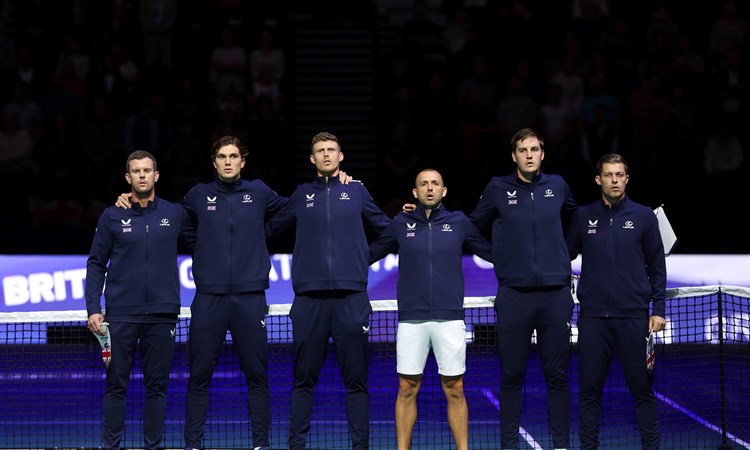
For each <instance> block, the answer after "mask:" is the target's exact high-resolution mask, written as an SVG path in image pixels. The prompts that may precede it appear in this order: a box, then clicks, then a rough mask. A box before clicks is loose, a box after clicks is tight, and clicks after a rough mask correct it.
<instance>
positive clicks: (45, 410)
mask: <svg viewBox="0 0 750 450" xmlns="http://www.w3.org/2000/svg"><path fill="white" fill-rule="evenodd" d="M493 300H494V299H493V298H467V299H466V323H467V342H468V349H467V372H466V375H465V391H466V398H467V403H468V405H469V436H470V447H471V448H474V449H489V448H497V447H498V445H499V441H500V439H499V430H500V427H499V408H501V407H502V405H500V404H499V402H498V400H497V399H498V391H499V369H500V364H499V361H498V359H497V356H496V348H495V345H496V338H495V329H494V324H495V313H494V310H493V307H492V305H493ZM372 304H373V309H374V312H373V315H372V318H371V328H370V341H371V344H370V365H369V371H370V377H369V386H370V420H371V437H370V447H371V448H373V449H389V448H395V446H396V444H395V443H396V436H395V424H394V413H393V411H394V401H395V397H396V393H397V389H398V378H397V375H396V370H395V364H396V358H395V351H396V344H395V333H396V322H397V313H396V302H395V301H373V302H372ZM289 308H290V305H271V307H270V311H269V316H268V318H267V322H266V327H267V329H268V342H269V343H268V355H269V368H268V370H269V380H270V387H271V404H272V418H273V425H272V429H271V440H272V445H271V448H279V449H281V448H287V445H286V438H287V427H288V420H287V419H288V416H289V392H290V389H291V385H292V366H293V349H292V344H291V341H292V337H291V322H290V321H289V318H288V312H289ZM577 310H578V308H577V305H576V308H575V310H574V317H573V323H572V329H571V350H572V351H571V364H570V385H571V391H572V400H573V402H572V405H571V442H572V443H573V444H574V446H573V447H574V448H576V445H577V441H578V439H577V434H576V431H577V396H578V384H577V377H578V372H577V353H576V341H577V328H576V327H575V319H576V317H577ZM85 316H86V312H85V311H58V312H35V313H6V314H0V369H1V370H0V398H1V399H2V402H3V403H2V406H1V407H0V411H2V413H1V414H0V448H24V449H28V448H38V449H41V448H79V449H80V448H98V447H101V445H102V441H101V420H102V419H101V402H102V398H103V395H104V389H105V373H104V369H103V367H102V361H101V352H100V350H99V346H98V342H97V341H96V340H95V339H94V338H93V335H92V334H91V333H90V332H89V331H88V330H87V329H86V317H85ZM667 316H668V317H667V319H668V325H667V329H666V330H665V331H663V332H662V333H659V335H658V336H657V340H656V369H655V372H654V388H655V391H656V394H657V398H658V400H659V414H660V427H661V433H662V448H691V449H700V448H706V449H708V448H711V449H716V448H717V447H719V446H721V445H728V446H729V447H727V448H750V444H749V442H750V429H749V428H750V427H748V424H750V419H749V414H750V413H749V411H750V345H748V344H749V343H750V289H748V288H741V287H732V286H707V287H695V288H679V289H672V290H670V298H669V299H668V301H667ZM189 322H190V311H189V309H183V311H182V314H181V317H180V321H179V324H178V328H177V341H178V343H177V348H176V351H175V357H174V363H173V371H172V374H171V377H170V385H169V392H168V405H167V417H166V426H165V436H164V443H163V445H164V447H165V448H184V440H183V424H184V410H185V402H186V400H185V394H186V388H187V380H188V373H189V370H188V367H189V365H188V355H187V338H188V326H189ZM532 343H533V345H532V352H531V356H530V358H529V364H528V368H527V373H526V380H525V384H524V389H523V402H524V403H523V412H522V420H521V441H522V446H521V448H537V449H538V448H552V445H551V439H550V436H549V431H548V421H547V404H546V387H545V383H544V377H543V375H542V369H541V365H540V362H539V357H538V356H539V355H538V352H537V348H536V343H535V340H534V338H532ZM139 364H140V362H139V359H138V356H136V360H135V367H134V369H133V372H132V375H131V381H130V386H129V389H128V393H127V414H126V426H125V436H124V438H123V442H122V446H123V447H126V448H140V447H142V442H143V438H142V425H141V417H142V416H141V411H142V407H143V400H144V390H143V380H142V375H141V372H140V368H139ZM210 398H211V401H210V408H209V411H208V416H207V425H206V437H205V443H204V444H205V447H206V448H252V439H251V437H250V424H249V419H248V412H247V389H246V384H245V380H244V375H243V374H242V372H241V371H240V369H239V363H238V361H237V358H236V355H235V354H234V351H233V348H232V342H231V339H228V340H227V342H226V344H225V345H224V351H223V352H222V353H221V356H220V358H219V363H218V365H217V367H216V371H215V373H214V378H213V380H212V382H211V386H210ZM417 401H418V418H417V424H416V426H415V428H414V433H413V445H412V448H413V449H447V448H452V447H454V445H453V440H452V436H451V433H450V429H449V427H448V424H447V419H446V414H447V413H446V406H445V405H446V401H445V397H444V394H443V391H442V388H441V387H440V380H439V376H438V374H437V368H436V365H435V362H434V359H433V358H432V356H430V358H429V359H428V364H427V367H426V369H425V373H424V378H423V382H422V387H421V389H420V392H419V396H418V400H417ZM602 406H603V413H604V414H603V418H602V429H601V436H600V438H601V441H602V448H611V449H630V448H640V438H639V435H638V429H637V426H636V422H635V413H634V408H633V402H632V399H631V397H630V394H629V392H628V390H627V386H626V384H625V381H624V379H623V377H622V369H621V368H620V367H619V365H618V363H617V360H616V359H615V361H614V362H613V364H612V369H611V373H610V376H609V378H608V380H607V385H606V387H605V395H604V399H603V405H602ZM350 447H351V445H350V442H349V438H348V432H347V421H346V403H345V392H344V387H343V382H342V381H341V375H340V372H339V369H338V363H337V361H336V357H335V351H334V349H333V346H332V344H331V346H330V348H329V354H328V357H327V359H326V361H325V364H324V366H323V370H322V372H321V375H320V381H319V382H318V385H317V387H316V390H315V405H314V410H313V418H312V424H311V428H310V433H309V435H308V448H309V449H345V448H350Z"/></svg>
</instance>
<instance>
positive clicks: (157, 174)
mask: <svg viewBox="0 0 750 450" xmlns="http://www.w3.org/2000/svg"><path fill="white" fill-rule="evenodd" d="M157 181H159V171H158V170H156V171H154V183H156V182H157Z"/></svg>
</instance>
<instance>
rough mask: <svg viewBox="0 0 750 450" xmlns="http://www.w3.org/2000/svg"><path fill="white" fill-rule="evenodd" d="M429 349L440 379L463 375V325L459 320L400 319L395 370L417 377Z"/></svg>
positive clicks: (464, 344) (464, 360)
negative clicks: (440, 376) (433, 356)
mask: <svg viewBox="0 0 750 450" xmlns="http://www.w3.org/2000/svg"><path fill="white" fill-rule="evenodd" d="M430 348H432V351H433V353H434V354H435V361H437V365H438V373H439V374H440V375H444V376H448V377H450V376H456V375H463V373H464V372H466V323H464V321H463V320H404V321H400V322H399V323H398V334H397V335H396V371H397V372H398V373H400V374H402V375H421V374H422V373H423V372H424V366H425V363H426V362H427V355H428V354H429V353H430Z"/></svg>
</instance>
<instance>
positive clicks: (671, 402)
mask: <svg viewBox="0 0 750 450" xmlns="http://www.w3.org/2000/svg"><path fill="white" fill-rule="evenodd" d="M654 395H655V396H656V398H658V399H659V400H661V401H663V402H664V403H666V404H667V405H669V406H671V407H672V408H673V409H675V410H677V411H678V412H680V413H682V414H684V415H686V416H688V417H690V418H691V419H693V420H695V421H696V422H698V423H699V424H701V425H703V426H704V427H706V428H708V429H709V430H711V431H715V432H716V433H719V434H721V428H719V427H718V426H716V425H714V424H712V423H711V422H709V421H707V420H706V419H704V418H702V417H700V416H699V415H698V414H695V413H694V412H692V411H690V410H689V409H687V408H685V407H683V406H680V405H679V404H677V402H675V401H674V400H672V399H671V398H669V397H667V396H666V395H663V394H660V393H658V392H656V391H654ZM727 438H729V439H731V440H732V442H734V443H735V444H737V445H741V446H742V447H743V448H747V449H750V443H748V442H745V441H743V440H742V439H740V438H739V437H737V436H735V435H734V434H732V433H729V432H727Z"/></svg>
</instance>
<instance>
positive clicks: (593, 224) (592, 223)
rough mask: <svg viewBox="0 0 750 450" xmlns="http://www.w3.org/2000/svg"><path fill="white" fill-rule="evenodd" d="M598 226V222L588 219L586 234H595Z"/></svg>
mask: <svg viewBox="0 0 750 450" xmlns="http://www.w3.org/2000/svg"><path fill="white" fill-rule="evenodd" d="M597 226H599V221H598V220H591V219H589V229H588V234H596V227H597Z"/></svg>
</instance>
